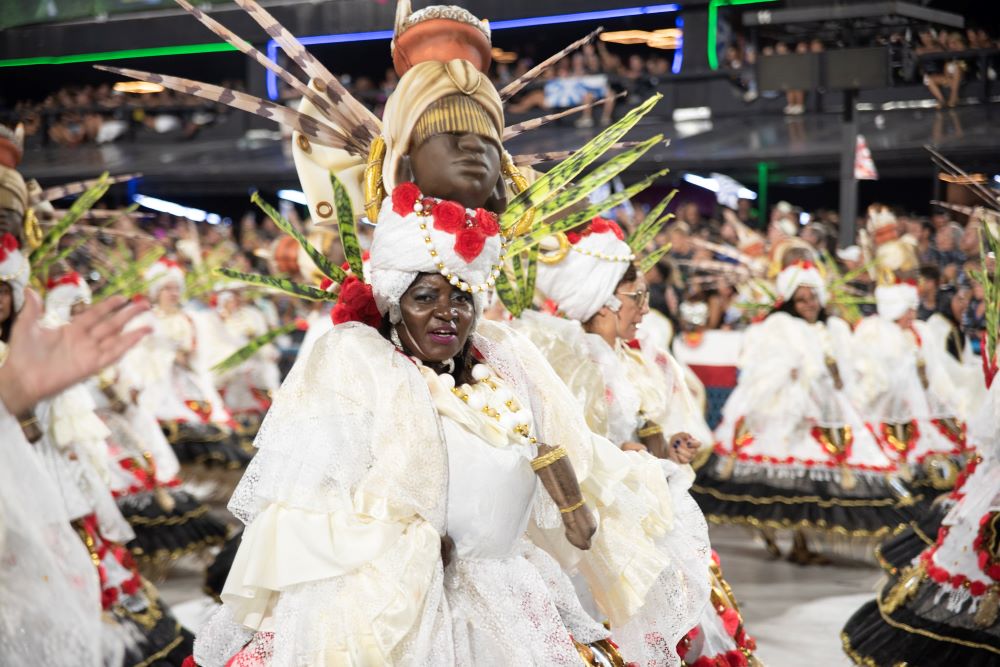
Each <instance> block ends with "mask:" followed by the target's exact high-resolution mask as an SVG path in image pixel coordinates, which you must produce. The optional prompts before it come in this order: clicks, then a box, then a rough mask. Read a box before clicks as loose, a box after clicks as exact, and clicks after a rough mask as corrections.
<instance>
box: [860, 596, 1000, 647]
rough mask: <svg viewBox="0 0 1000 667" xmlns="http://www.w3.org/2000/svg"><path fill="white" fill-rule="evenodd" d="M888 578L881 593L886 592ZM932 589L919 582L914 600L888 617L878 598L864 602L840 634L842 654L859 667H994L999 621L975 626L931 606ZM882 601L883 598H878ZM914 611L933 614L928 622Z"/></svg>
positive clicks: (999, 638) (937, 605) (965, 616)
mask: <svg viewBox="0 0 1000 667" xmlns="http://www.w3.org/2000/svg"><path fill="white" fill-rule="evenodd" d="M895 583H896V578H891V579H890V581H889V583H888V584H886V586H885V587H884V588H883V589H882V592H881V593H880V596H884V595H885V594H886V592H887V591H889V590H891V589H892V586H893V585H894V584H895ZM934 595H935V591H934V587H933V586H931V585H928V584H927V583H924V584H923V585H922V586H921V588H920V590H919V592H918V593H917V594H916V596H915V598H914V599H913V600H911V601H909V602H907V603H905V604H904V605H903V606H901V607H899V608H898V609H896V610H895V611H893V612H892V613H891V614H889V613H888V612H887V611H885V606H884V605H883V606H882V608H880V603H879V600H872V601H871V602H868V603H866V604H865V605H864V606H862V607H861V608H860V609H858V611H856V612H854V615H853V616H851V618H850V619H849V620H848V621H847V625H845V626H844V631H843V632H842V633H841V640H842V641H843V645H844V651H845V652H846V653H847V655H848V656H849V657H850V658H851V659H852V660H853V661H854V662H855V663H856V664H858V665H864V666H865V667H896V665H900V664H906V665H907V666H908V667H952V666H954V667H996V666H997V665H1000V622H997V623H994V624H993V625H992V626H991V627H989V628H977V627H974V624H973V623H971V620H970V619H971V614H968V613H967V611H966V612H963V613H960V614H954V613H952V612H949V611H947V610H946V609H945V607H944V603H943V602H941V603H935V602H934V601H933V597H934ZM882 599H884V598H882ZM917 609H927V610H934V611H933V613H934V614H935V615H936V618H929V617H928V616H927V615H926V614H924V613H918V612H917V611H916V610H917Z"/></svg>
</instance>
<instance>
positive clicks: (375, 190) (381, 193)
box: [364, 136, 385, 224]
mask: <svg viewBox="0 0 1000 667" xmlns="http://www.w3.org/2000/svg"><path fill="white" fill-rule="evenodd" d="M383 160H385V139H383V138H382V137H380V136H379V137H375V140H374V141H373V142H372V145H371V148H370V149H369V150H368V162H367V164H365V174H364V195H365V215H366V216H367V217H368V221H369V222H371V223H372V224H375V223H376V222H377V221H378V212H379V209H380V208H381V207H382V200H383V199H385V184H384V183H383V182H382V162H383Z"/></svg>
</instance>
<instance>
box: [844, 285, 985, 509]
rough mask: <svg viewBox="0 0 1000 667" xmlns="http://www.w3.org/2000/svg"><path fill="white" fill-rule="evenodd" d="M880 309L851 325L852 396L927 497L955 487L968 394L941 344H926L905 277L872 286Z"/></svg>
mask: <svg viewBox="0 0 1000 667" xmlns="http://www.w3.org/2000/svg"><path fill="white" fill-rule="evenodd" d="M875 300H876V304H877V307H878V314H877V315H873V316H870V317H867V318H865V319H864V320H862V321H861V322H860V323H859V324H858V326H857V329H856V330H855V332H854V341H853V346H854V359H855V362H854V363H855V368H856V373H857V377H858V381H857V382H856V383H855V385H854V394H855V401H856V404H857V405H858V407H859V409H860V410H861V411H862V414H864V415H865V418H866V420H867V421H868V422H869V423H871V424H872V425H873V426H874V428H875V429H876V434H877V435H878V437H879V439H880V440H881V442H882V445H883V447H884V449H885V451H886V452H888V453H889V454H890V455H891V456H892V458H893V460H894V461H895V462H896V463H897V464H898V465H899V467H900V469H901V471H902V472H903V473H904V474H905V475H906V476H907V477H909V478H910V479H911V484H912V486H913V487H914V489H915V491H917V492H919V493H921V494H923V495H924V496H925V497H926V500H928V501H930V500H932V499H933V498H934V496H936V495H938V494H940V493H942V492H944V491H948V490H950V489H951V488H952V486H954V484H955V480H956V479H957V477H958V473H959V471H960V470H961V469H962V468H963V467H964V457H965V454H966V451H967V446H966V441H965V423H964V419H963V418H964V415H965V414H967V413H966V412H965V410H966V406H967V401H966V399H967V396H966V395H965V394H964V393H963V392H962V391H961V390H960V388H958V387H956V386H955V385H954V384H953V382H952V377H951V376H950V374H949V373H948V372H947V370H946V368H947V366H946V361H945V359H944V357H945V355H946V354H947V352H946V351H945V349H944V347H943V346H938V345H932V344H928V343H927V341H928V340H929V339H930V338H931V337H930V335H929V333H928V329H927V325H926V323H924V322H921V321H919V320H917V319H916V311H917V306H918V304H919V300H918V296H917V289H916V287H915V286H913V285H911V284H909V283H905V282H902V283H899V284H894V285H880V286H879V287H877V288H876V289H875Z"/></svg>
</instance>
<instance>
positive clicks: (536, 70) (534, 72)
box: [237, 0, 604, 102]
mask: <svg viewBox="0 0 1000 667" xmlns="http://www.w3.org/2000/svg"><path fill="white" fill-rule="evenodd" d="M237 2H239V0H237ZM602 30H604V28H597V29H596V30H594V31H593V32H591V33H590V34H589V35H587V36H586V37H581V38H580V39H578V40H576V41H575V42H573V43H572V44H570V45H569V46H567V47H566V48H565V49H563V50H562V51H559V52H558V53H556V54H555V55H553V56H550V57H548V58H546V59H545V60H543V61H542V62H540V63H538V64H537V65H535V66H534V67H532V68H531V69H529V70H528V71H527V72H525V73H524V74H522V75H521V76H519V77H517V78H516V79H514V80H513V81H511V82H510V83H508V84H507V85H506V86H504V87H503V88H502V89H500V99H501V100H503V101H504V102H506V101H507V100H509V99H510V98H512V97H514V96H515V95H517V94H518V93H519V92H521V90H522V89H523V88H524V87H525V86H527V85H528V84H529V83H531V82H532V81H534V80H535V79H537V78H538V75H539V74H541V73H542V72H544V71H545V70H547V69H548V68H550V67H552V66H553V65H554V64H556V63H557V62H559V61H560V60H562V59H563V58H565V57H566V56H568V55H569V54H570V53H572V52H573V51H576V50H577V49H578V48H580V47H581V46H583V45H584V44H586V43H587V42H590V41H591V40H593V39H594V38H595V37H597V36H598V35H599V34H600V33H601V31H602Z"/></svg>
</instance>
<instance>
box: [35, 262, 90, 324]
mask: <svg viewBox="0 0 1000 667" xmlns="http://www.w3.org/2000/svg"><path fill="white" fill-rule="evenodd" d="M90 297H91V293H90V287H89V286H88V285H87V282H86V281H85V280H84V279H83V278H82V277H80V274H79V273H77V272H76V271H71V272H69V273H67V274H64V275H63V276H60V277H59V278H50V279H49V281H48V283H47V284H46V292H45V312H46V314H47V315H53V316H54V317H56V318H58V319H59V320H60V321H61V322H68V321H69V318H70V311H71V310H72V308H73V306H75V305H76V304H78V303H87V304H89V303H90Z"/></svg>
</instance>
